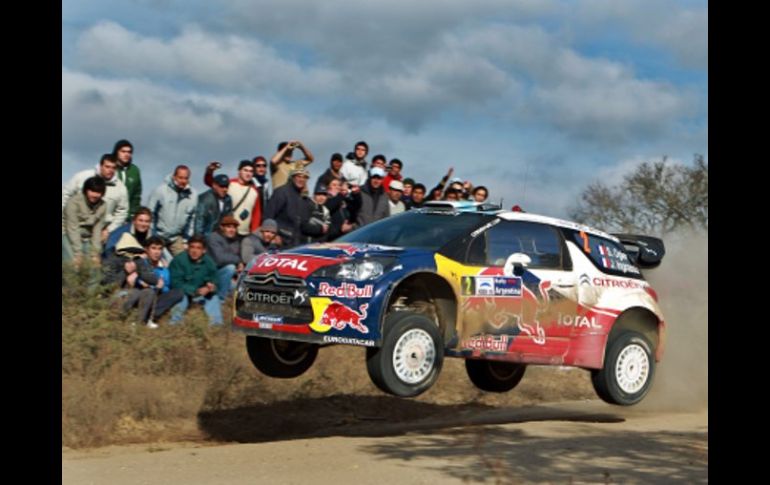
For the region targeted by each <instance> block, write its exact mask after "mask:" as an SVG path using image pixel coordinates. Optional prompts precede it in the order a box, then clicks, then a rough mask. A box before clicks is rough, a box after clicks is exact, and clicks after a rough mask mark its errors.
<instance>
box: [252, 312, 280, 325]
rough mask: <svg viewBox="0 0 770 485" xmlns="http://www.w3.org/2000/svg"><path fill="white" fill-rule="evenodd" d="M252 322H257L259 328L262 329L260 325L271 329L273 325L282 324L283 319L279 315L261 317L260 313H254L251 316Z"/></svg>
mask: <svg viewBox="0 0 770 485" xmlns="http://www.w3.org/2000/svg"><path fill="white" fill-rule="evenodd" d="M253 320H254V321H257V322H259V324H260V325H259V327H260V328H262V325H263V324H265V325H269V327H267V328H270V327H272V326H273V325H272V324H273V323H283V317H282V316H279V315H263V314H260V313H255V314H254V316H253Z"/></svg>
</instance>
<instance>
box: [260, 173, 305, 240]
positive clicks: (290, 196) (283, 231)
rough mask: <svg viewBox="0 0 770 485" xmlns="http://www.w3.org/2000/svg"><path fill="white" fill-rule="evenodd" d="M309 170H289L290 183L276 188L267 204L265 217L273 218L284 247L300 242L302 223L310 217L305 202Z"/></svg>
mask: <svg viewBox="0 0 770 485" xmlns="http://www.w3.org/2000/svg"><path fill="white" fill-rule="evenodd" d="M309 178H310V172H308V171H307V170H306V169H304V168H298V169H294V170H292V171H291V172H290V179H291V183H289V184H285V185H283V186H282V187H279V188H278V189H276V191H275V193H273V197H272V198H271V199H270V202H269V203H268V204H267V210H266V211H265V214H264V216H265V219H274V220H275V221H276V222H277V223H278V234H279V235H280V236H281V239H282V240H283V247H284V248H291V247H294V246H297V245H299V244H301V243H302V232H301V227H302V224H303V223H305V222H307V221H308V219H310V208H309V204H308V203H307V196H305V191H306V190H307V181H308V179H309Z"/></svg>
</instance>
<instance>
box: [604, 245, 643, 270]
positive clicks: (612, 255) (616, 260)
mask: <svg viewBox="0 0 770 485" xmlns="http://www.w3.org/2000/svg"><path fill="white" fill-rule="evenodd" d="M599 254H600V258H599V260H600V261H601V263H602V266H604V267H605V268H607V269H616V270H618V271H622V272H624V273H635V274H639V269H638V268H637V267H636V266H634V265H633V264H631V263H630V261H629V260H628V254H626V253H625V252H623V251H621V250H619V249H617V248H613V247H611V246H605V245H604V244H599Z"/></svg>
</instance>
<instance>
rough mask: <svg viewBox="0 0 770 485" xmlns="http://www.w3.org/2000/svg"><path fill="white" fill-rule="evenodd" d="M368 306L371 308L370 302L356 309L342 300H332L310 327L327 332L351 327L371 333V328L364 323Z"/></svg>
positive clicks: (320, 331) (316, 330)
mask: <svg viewBox="0 0 770 485" xmlns="http://www.w3.org/2000/svg"><path fill="white" fill-rule="evenodd" d="M367 308H369V304H368V303H364V304H363V305H361V306H359V307H358V311H356V310H353V309H352V308H350V307H349V306H347V305H344V304H342V303H340V302H336V301H335V302H332V303H331V304H330V305H329V306H327V307H326V308H325V309H324V311H323V314H322V315H321V318H320V319H318V320H317V321H316V322H313V323H311V324H310V328H311V329H313V330H314V331H315V332H319V333H326V332H328V331H330V330H332V329H334V330H344V329H345V328H347V327H350V328H352V329H354V330H357V331H359V332H361V333H369V329H368V328H367V327H366V325H364V323H363V320H365V319H366V309H367Z"/></svg>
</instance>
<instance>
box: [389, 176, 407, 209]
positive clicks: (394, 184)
mask: <svg viewBox="0 0 770 485" xmlns="http://www.w3.org/2000/svg"><path fill="white" fill-rule="evenodd" d="M403 194H404V184H402V183H401V181H399V180H392V181H391V182H390V191H389V192H388V208H389V212H388V213H389V214H390V215H391V216H394V215H396V214H400V213H402V212H404V211H405V210H406V206H405V205H404V203H403V202H402V201H401V196H402V195H403Z"/></svg>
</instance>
